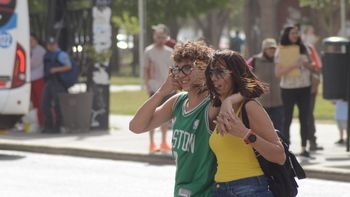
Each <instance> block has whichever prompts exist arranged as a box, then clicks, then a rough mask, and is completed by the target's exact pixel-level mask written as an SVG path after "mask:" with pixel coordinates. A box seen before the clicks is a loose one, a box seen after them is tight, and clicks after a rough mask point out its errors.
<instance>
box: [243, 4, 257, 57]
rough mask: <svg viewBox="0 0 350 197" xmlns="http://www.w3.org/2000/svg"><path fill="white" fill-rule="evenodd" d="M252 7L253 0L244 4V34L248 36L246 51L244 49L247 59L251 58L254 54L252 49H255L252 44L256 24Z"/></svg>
mask: <svg viewBox="0 0 350 197" xmlns="http://www.w3.org/2000/svg"><path fill="white" fill-rule="evenodd" d="M251 7H252V0H247V1H246V2H245V4H244V8H243V9H244V11H243V13H244V16H243V17H244V21H243V24H244V25H243V28H244V33H245V35H246V39H245V47H244V48H245V49H244V56H245V57H250V56H251V54H252V52H251V51H252V48H254V46H253V43H252V36H251V32H252V26H253V24H254V18H255V17H254V15H252V13H251V11H250V9H251Z"/></svg>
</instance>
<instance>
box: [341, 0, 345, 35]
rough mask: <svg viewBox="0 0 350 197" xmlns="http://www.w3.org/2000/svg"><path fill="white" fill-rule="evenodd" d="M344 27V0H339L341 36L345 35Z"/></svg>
mask: <svg viewBox="0 0 350 197" xmlns="http://www.w3.org/2000/svg"><path fill="white" fill-rule="evenodd" d="M345 28H346V7H345V0H340V32H341V36H343V37H345V36H346V35H345Z"/></svg>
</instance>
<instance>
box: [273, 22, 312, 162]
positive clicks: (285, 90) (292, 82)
mask: <svg viewBox="0 0 350 197" xmlns="http://www.w3.org/2000/svg"><path fill="white" fill-rule="evenodd" d="M280 44H281V46H280V47H279V48H278V49H277V51H276V55H275V63H276V67H275V74H276V76H277V77H281V82H280V86H281V94H282V101H283V106H284V118H285V120H284V123H283V124H284V126H283V129H282V133H283V134H284V136H285V137H286V138H287V142H288V143H290V132H289V130H290V125H291V123H292V119H293V111H294V106H295V105H296V106H297V107H298V110H299V121H300V136H301V153H300V155H301V156H304V157H310V153H309V152H308V151H307V150H306V145H307V140H308V136H309V130H310V126H309V118H310V114H311V113H310V110H311V102H310V101H311V70H313V66H312V65H311V63H312V62H311V61H310V60H309V58H308V52H307V48H306V47H305V45H304V44H303V42H302V40H301V37H300V34H299V29H298V28H297V27H296V26H287V27H285V28H284V29H283V32H282V35H281V38H280ZM283 47H285V48H289V49H292V48H290V47H293V48H295V47H297V48H296V49H297V53H298V54H296V56H295V58H297V59H295V60H294V59H293V60H291V61H294V62H291V63H290V65H286V63H285V62H280V60H282V59H284V60H288V59H290V58H291V56H292V54H290V53H288V54H287V53H283V54H281V50H282V49H285V48H283Z"/></svg>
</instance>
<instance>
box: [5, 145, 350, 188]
mask: <svg viewBox="0 0 350 197" xmlns="http://www.w3.org/2000/svg"><path fill="white" fill-rule="evenodd" d="M0 150H12V151H24V152H33V153H43V154H52V155H66V156H76V157H86V158H96V159H110V160H121V161H134V162H145V163H150V164H155V165H175V162H174V160H173V158H172V157H171V156H165V155H152V154H150V155H147V154H138V153H125V152H115V151H114V152H113V151H105V150H93V149H87V148H72V147H54V146H42V145H33V144H21V143H6V142H1V143H0ZM303 168H304V170H305V173H306V176H307V178H316V179H323V180H332V181H343V182H350V173H349V172H347V171H342V170H338V169H332V168H324V167H314V168H311V167H309V166H303Z"/></svg>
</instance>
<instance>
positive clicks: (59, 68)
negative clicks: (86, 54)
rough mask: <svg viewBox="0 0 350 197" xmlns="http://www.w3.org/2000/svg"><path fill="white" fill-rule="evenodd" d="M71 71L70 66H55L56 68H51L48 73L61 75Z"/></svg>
mask: <svg viewBox="0 0 350 197" xmlns="http://www.w3.org/2000/svg"><path fill="white" fill-rule="evenodd" d="M71 69H72V67H71V66H70V65H63V66H57V67H53V68H51V69H50V73H51V74H55V73H63V72H67V71H70V70H71Z"/></svg>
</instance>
